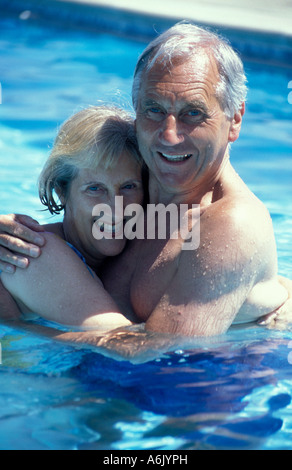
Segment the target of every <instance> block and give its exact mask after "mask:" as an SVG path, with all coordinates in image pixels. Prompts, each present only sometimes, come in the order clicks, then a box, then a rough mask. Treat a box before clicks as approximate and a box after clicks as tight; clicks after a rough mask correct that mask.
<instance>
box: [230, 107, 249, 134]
mask: <svg viewBox="0 0 292 470" xmlns="http://www.w3.org/2000/svg"><path fill="white" fill-rule="evenodd" d="M244 113H245V103H242V105H241V108H240V109H239V110H238V111H236V113H235V114H234V116H233V118H232V120H231V125H230V129H229V139H228V142H235V141H236V140H237V139H238V137H239V133H240V129H241V123H242V117H243V115H244Z"/></svg>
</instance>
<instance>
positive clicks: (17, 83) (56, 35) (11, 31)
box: [0, 15, 292, 451]
mask: <svg viewBox="0 0 292 470" xmlns="http://www.w3.org/2000/svg"><path fill="white" fill-rule="evenodd" d="M0 31H1V38H0V59H1V64H2V65H1V84H2V104H1V106H0V114H1V123H0V151H1V157H0V202H1V205H0V209H1V212H2V213H9V212H11V211H16V210H17V211H18V212H24V213H28V214H30V215H32V216H34V217H37V218H38V219H39V220H40V221H42V222H43V221H47V220H51V218H50V217H49V218H48V216H47V214H46V213H44V212H41V211H40V210H41V206H40V204H39V202H38V197H37V190H36V179H37V176H38V174H39V171H40V169H41V167H42V164H43V162H44V161H45V159H46V157H47V155H48V151H49V146H50V145H51V144H52V141H53V138H54V135H55V129H56V127H57V126H58V125H59V124H60V123H61V122H62V121H63V120H64V119H65V118H67V117H68V116H69V115H71V114H72V113H73V112H75V111H76V110H78V109H80V108H81V107H85V106H87V105H89V104H94V103H95V102H96V101H97V100H105V101H115V102H117V103H118V104H120V105H123V106H126V107H130V101H131V99H130V90H131V81H132V73H133V69H134V65H135V62H136V60H137V57H138V54H139V53H140V52H141V51H142V49H143V48H144V44H142V43H139V42H135V41H133V40H127V39H123V38H120V37H119V38H118V37H115V36H111V35H105V34H101V33H100V34H99V33H98V32H97V33H95V34H91V33H86V32H81V31H73V30H69V29H68V30H62V31H61V30H59V29H57V28H55V27H52V26H48V25H45V24H43V25H42V26H40V25H38V24H37V23H32V22H30V21H24V20H20V19H18V18H13V17H9V16H5V15H4V16H3V17H2V18H1V20H0ZM246 69H247V74H248V80H249V87H250V92H249V97H248V104H247V113H246V117H245V123H244V126H243V130H242V134H241V137H240V139H239V140H238V142H236V144H234V146H233V149H232V154H231V155H232V156H231V158H232V161H233V164H234V166H235V168H236V169H237V170H238V172H239V173H240V174H241V176H242V177H243V179H244V180H245V181H246V182H247V184H248V185H249V186H250V187H251V189H252V190H253V191H254V192H255V193H256V194H257V195H258V196H259V197H260V198H261V199H262V200H263V201H264V202H265V203H266V205H267V206H268V208H269V210H270V212H271V214H272V218H273V222H274V227H275V233H276V237H277V244H278V251H279V272H280V273H281V274H283V275H285V276H287V277H290V278H291V277H292V262H291V241H292V237H291V233H292V230H291V229H292V226H291V225H292V197H291V196H292V186H291V181H292V150H291V149H292V135H291V113H292V106H291V104H289V103H288V92H289V90H288V88H287V86H288V82H289V81H290V80H291V79H292V76H291V74H292V71H291V69H290V70H289V69H285V68H282V69H281V68H276V67H274V66H270V67H268V66H264V65H262V64H261V65H260V64H257V63H252V62H248V61H246ZM117 89H118V90H119V91H118V92H117V91H116V90H117ZM53 220H56V219H53ZM0 344H1V362H2V364H1V365H0V398H1V400H0V449H9V450H15V449H35V450H37V449H78V450H82V449H96V450H97V449H103V450H104V449H108V450H137V449H139V450H140V449H145V450H165V451H166V450H186V449H190V450H192V449H291V448H292V403H291V396H292V381H291V372H292V352H291V351H292V332H290V331H288V332H285V333H282V332H270V331H267V330H264V329H261V328H259V327H256V326H250V327H249V328H234V329H232V330H231V331H230V332H228V334H226V335H224V336H222V337H220V338H214V339H212V340H211V339H209V340H206V341H194V343H193V345H192V347H191V348H188V349H184V348H183V345H182V347H181V348H178V349H177V350H176V351H173V352H170V353H168V354H161V356H160V357H157V359H155V360H152V361H149V362H147V363H145V364H140V365H135V364H131V363H130V362H127V361H122V362H117V361H115V360H112V359H109V358H106V357H104V356H102V355H101V354H99V353H96V352H92V351H88V350H86V349H82V350H80V349H75V348H73V347H71V346H66V345H65V346H64V345H60V344H56V343H53V342H52V341H50V340H47V339H40V338H36V337H33V336H32V335H29V334H24V333H22V332H20V331H18V330H15V329H11V328H8V327H4V326H0Z"/></svg>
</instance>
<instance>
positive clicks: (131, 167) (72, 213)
mask: <svg viewBox="0 0 292 470" xmlns="http://www.w3.org/2000/svg"><path fill="white" fill-rule="evenodd" d="M141 173H142V172H141V166H140V165H139V164H138V163H137V162H136V161H135V160H134V158H133V157H132V156H129V154H128V153H124V154H122V155H121V157H120V159H119V161H118V163H117V165H116V166H115V167H114V168H111V169H105V168H104V167H103V166H102V165H100V166H99V167H98V168H97V169H96V170H90V169H83V170H80V171H79V174H78V176H77V178H75V179H74V180H73V182H72V183H71V187H70V191H69V195H68V198H67V201H66V210H65V217H64V230H65V233H66V238H67V241H69V242H70V243H72V244H73V245H74V246H75V247H76V248H77V249H78V250H79V251H80V252H81V253H82V254H83V255H84V256H85V258H86V260H87V262H89V263H90V262H91V266H93V265H94V262H97V261H99V260H102V259H104V258H105V257H106V256H115V255H118V254H119V253H121V252H122V251H123V249H124V247H125V244H126V238H125V237H124V235H123V232H124V231H123V228H124V224H125V220H124V216H123V212H124V211H123V208H124V207H126V206H127V205H128V204H133V203H134V204H142V203H143V185H142V175H141ZM117 196H122V198H119V199H116V197H117ZM117 202H118V203H117ZM121 202H122V204H121ZM97 205H106V206H104V207H105V208H108V210H107V213H106V214H104V216H103V214H101V216H102V217H101V218H100V217H99V216H97V213H96V210H95V211H94V210H93V209H94V208H96V206H97ZM110 213H112V218H109V216H108V214H110ZM93 214H94V215H93ZM105 222H106V223H105ZM93 226H94V227H95V228H97V229H98V230H99V232H100V234H101V235H100V236H99V237H96V236H93Z"/></svg>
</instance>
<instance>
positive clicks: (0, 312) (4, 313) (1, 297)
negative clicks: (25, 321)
mask: <svg viewBox="0 0 292 470" xmlns="http://www.w3.org/2000/svg"><path fill="white" fill-rule="evenodd" d="M20 317H21V311H20V309H19V308H18V305H17V304H16V302H15V301H14V299H13V297H12V296H11V294H10V293H9V292H8V291H7V290H6V289H5V287H4V286H3V284H2V282H1V280H0V321H1V320H16V319H18V318H20Z"/></svg>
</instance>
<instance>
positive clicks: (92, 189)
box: [87, 186, 101, 193]
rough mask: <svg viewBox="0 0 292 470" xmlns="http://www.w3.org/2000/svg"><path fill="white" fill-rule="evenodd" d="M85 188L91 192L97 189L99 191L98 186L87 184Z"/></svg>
mask: <svg viewBox="0 0 292 470" xmlns="http://www.w3.org/2000/svg"><path fill="white" fill-rule="evenodd" d="M87 189H88V191H90V192H92V193H96V192H97V191H101V187H100V186H89V187H88V188H87Z"/></svg>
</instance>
